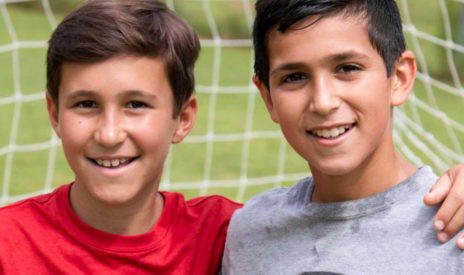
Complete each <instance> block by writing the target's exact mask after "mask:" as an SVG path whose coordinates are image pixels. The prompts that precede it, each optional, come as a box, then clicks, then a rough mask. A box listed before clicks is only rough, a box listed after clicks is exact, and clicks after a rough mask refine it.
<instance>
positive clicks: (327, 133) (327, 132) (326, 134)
mask: <svg viewBox="0 0 464 275" xmlns="http://www.w3.org/2000/svg"><path fill="white" fill-rule="evenodd" d="M350 128H351V126H341V127H335V128H330V129H323V130H314V131H312V133H313V135H315V136H317V137H323V138H335V137H338V136H339V135H341V134H343V133H345V132H346V131H348V130H349V129H350Z"/></svg>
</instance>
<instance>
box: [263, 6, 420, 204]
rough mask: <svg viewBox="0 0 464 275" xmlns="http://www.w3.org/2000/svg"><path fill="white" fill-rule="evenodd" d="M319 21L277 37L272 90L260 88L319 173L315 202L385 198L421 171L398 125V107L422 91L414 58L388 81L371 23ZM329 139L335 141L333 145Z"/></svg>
mask: <svg viewBox="0 0 464 275" xmlns="http://www.w3.org/2000/svg"><path fill="white" fill-rule="evenodd" d="M314 21H315V18H314V17H309V18H307V19H304V20H302V21H301V22H299V23H298V24H297V26H294V27H293V28H292V30H289V31H287V32H285V33H281V32H278V31H276V30H273V31H271V32H270V33H269V38H268V39H269V40H270V41H273V43H269V60H270V74H269V76H270V83H269V84H270V90H268V89H267V88H266V87H265V86H264V85H263V84H262V83H260V82H259V81H258V82H256V81H255V82H256V83H257V86H258V88H259V90H260V92H261V95H262V97H263V99H264V102H265V104H266V106H267V108H268V111H269V113H270V115H271V118H272V120H274V121H275V122H277V123H279V124H280V126H281V129H282V132H283V134H284V135H285V137H286V139H287V140H288V142H289V144H290V145H291V146H292V147H293V149H294V150H295V151H296V152H297V153H299V154H300V155H301V156H302V157H303V158H304V159H305V160H306V161H307V162H308V164H309V166H310V168H311V172H312V175H313V177H314V180H315V190H314V193H313V201H316V202H338V201H346V200H354V199H359V198H363V197H367V196H370V195H373V194H376V193H379V192H382V191H383V190H386V189H388V188H390V187H392V186H394V185H396V184H397V183H399V182H401V181H402V180H404V179H406V178H407V177H409V176H411V175H412V174H413V173H414V172H415V171H416V168H415V167H414V166H413V165H411V164H409V163H408V162H407V161H406V160H405V159H403V157H402V156H401V155H400V154H399V153H397V152H396V150H395V148H394V145H393V139H392V125H391V123H392V112H393V107H394V106H399V105H401V104H402V103H403V102H404V101H406V99H407V97H408V94H409V92H410V91H411V89H412V86H413V83H414V78H415V73H416V66H415V62H414V60H415V59H414V55H413V53H412V52H409V51H406V52H404V53H403V55H402V56H401V58H400V59H399V60H398V61H397V63H396V66H395V69H394V71H393V73H392V75H391V76H390V77H387V72H386V68H385V64H384V62H383V59H382V57H381V56H380V55H379V53H378V52H377V51H376V50H375V49H374V48H373V47H372V45H371V43H370V41H369V37H368V35H367V26H366V23H365V20H364V19H363V18H358V17H355V16H353V17H348V18H347V17H346V16H344V15H339V16H331V17H327V18H324V19H322V20H318V21H316V22H314ZM298 25H301V26H307V27H301V28H300V27H299V26H298ZM338 129H342V130H343V131H345V132H342V133H339V132H338ZM323 131H327V132H333V131H335V133H334V134H333V135H334V136H332V137H331V138H328V137H322V136H321V133H322V132H323ZM373 179H375V184H373Z"/></svg>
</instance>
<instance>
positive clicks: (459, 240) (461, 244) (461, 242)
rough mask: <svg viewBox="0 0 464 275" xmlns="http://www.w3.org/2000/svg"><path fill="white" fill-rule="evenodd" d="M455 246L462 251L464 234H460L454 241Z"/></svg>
mask: <svg viewBox="0 0 464 275" xmlns="http://www.w3.org/2000/svg"><path fill="white" fill-rule="evenodd" d="M456 245H457V246H458V247H459V248H460V249H464V233H462V234H461V235H460V236H459V238H457V239H456Z"/></svg>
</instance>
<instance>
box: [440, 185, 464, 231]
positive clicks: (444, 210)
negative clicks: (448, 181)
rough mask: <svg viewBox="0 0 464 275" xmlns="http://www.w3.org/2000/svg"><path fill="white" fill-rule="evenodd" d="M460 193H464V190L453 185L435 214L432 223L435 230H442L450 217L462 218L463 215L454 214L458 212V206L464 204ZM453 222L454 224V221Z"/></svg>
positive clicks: (463, 198) (463, 218) (463, 217)
mask: <svg viewBox="0 0 464 275" xmlns="http://www.w3.org/2000/svg"><path fill="white" fill-rule="evenodd" d="M462 195H464V191H461V190H460V188H458V187H457V186H453V188H452V189H451V191H450V193H449V195H448V197H446V199H445V201H444V202H443V204H442V205H441V207H440V209H439V210H438V212H437V214H436V215H435V220H434V223H433V225H434V227H435V229H436V230H438V231H443V230H444V229H445V228H447V227H448V226H449V225H448V223H449V222H450V221H451V220H452V219H461V220H464V215H463V216H456V213H458V211H459V210H460V208H461V207H462V206H463V205H464V197H463V196H462ZM455 216H456V217H455ZM454 224H456V221H455V223H454ZM448 230H449V229H448ZM450 232H451V231H450ZM453 235H454V234H453Z"/></svg>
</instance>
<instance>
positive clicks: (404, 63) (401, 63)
mask: <svg viewBox="0 0 464 275" xmlns="http://www.w3.org/2000/svg"><path fill="white" fill-rule="evenodd" d="M416 70H417V68H416V59H415V57H414V54H413V53H412V52H411V51H405V52H404V53H403V54H402V55H401V57H400V59H399V60H398V61H397V63H396V66H395V70H394V71H393V75H392V76H391V77H393V83H392V98H391V104H392V106H399V105H401V104H403V103H404V102H405V101H406V100H407V99H408V96H409V93H410V92H411V90H412V87H413V85H414V80H415V79H416Z"/></svg>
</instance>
